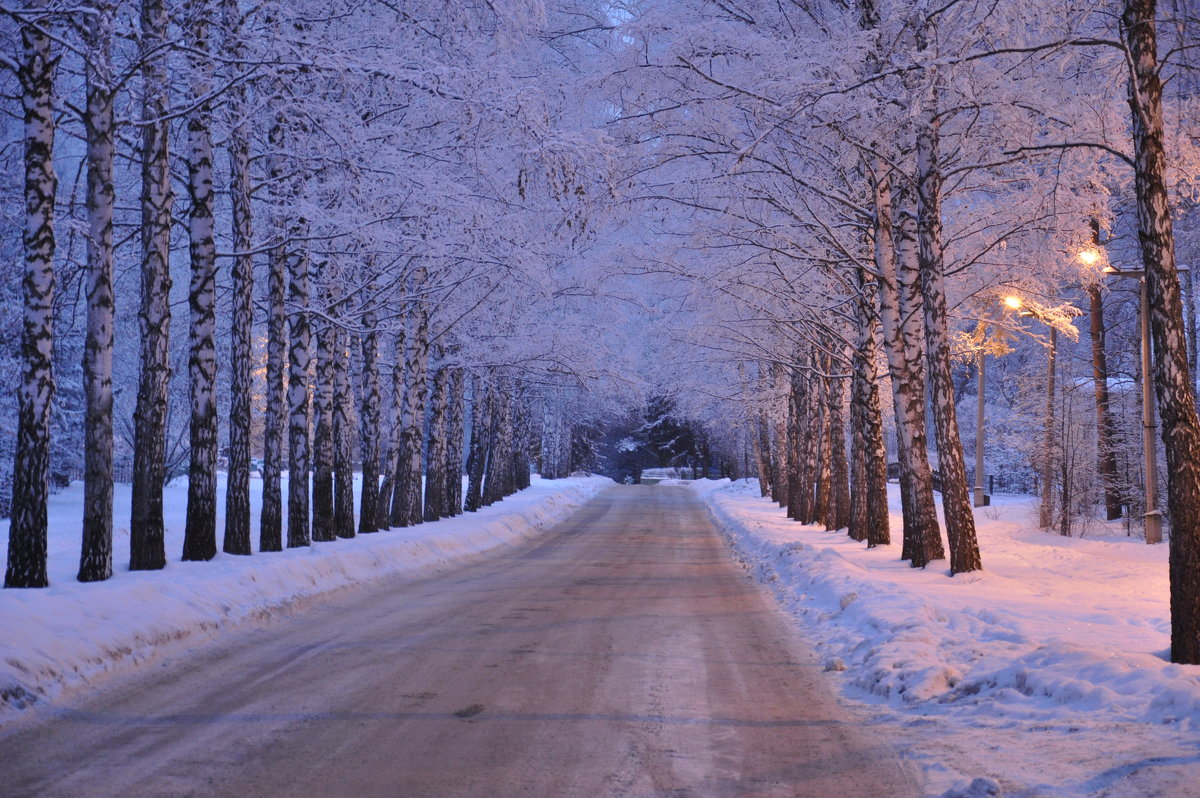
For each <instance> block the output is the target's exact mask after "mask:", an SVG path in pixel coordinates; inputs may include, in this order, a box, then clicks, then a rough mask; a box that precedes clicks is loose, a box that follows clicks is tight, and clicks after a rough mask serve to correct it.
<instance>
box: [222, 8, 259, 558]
mask: <svg viewBox="0 0 1200 798" xmlns="http://www.w3.org/2000/svg"><path fill="white" fill-rule="evenodd" d="M221 20H222V26H223V27H224V29H225V41H224V56H225V59H226V62H227V63H229V64H238V63H240V62H241V61H242V59H243V51H244V49H245V48H244V47H243V46H242V30H241V12H240V10H239V8H238V0H222V2H221ZM238 69H239V67H237V66H233V67H231V68H230V69H229V74H228V75H227V79H228V80H230V81H231V85H230V88H229V94H228V97H227V99H226V120H227V126H228V128H229V144H228V150H229V198H230V202H231V205H232V207H231V211H232V217H231V218H232V222H233V230H232V233H233V236H232V242H233V253H234V254H233V259H232V260H233V265H232V268H231V269H230V279H231V282H232V296H231V300H232V301H231V305H232V317H231V327H230V336H229V374H230V384H229V463H228V466H227V477H226V483H225V538H224V541H223V542H222V545H221V548H222V550H223V551H224V552H225V553H226V554H241V555H245V554H250V551H251V548H250V423H251V419H250V404H251V402H250V399H251V397H250V394H251V391H252V390H253V379H252V376H251V374H252V372H253V368H254V353H253V349H252V344H251V332H252V328H253V326H254V259H253V257H252V256H251V254H250V252H251V250H252V249H253V246H254V230H253V225H252V210H251V193H252V190H253V186H252V181H251V177H250V137H249V130H248V120H247V119H246V114H247V113H248V112H249V108H248V104H247V102H246V87H245V85H244V84H242V83H238V82H234V81H235V79H236V78H237V76H238V75H237V70H238Z"/></svg>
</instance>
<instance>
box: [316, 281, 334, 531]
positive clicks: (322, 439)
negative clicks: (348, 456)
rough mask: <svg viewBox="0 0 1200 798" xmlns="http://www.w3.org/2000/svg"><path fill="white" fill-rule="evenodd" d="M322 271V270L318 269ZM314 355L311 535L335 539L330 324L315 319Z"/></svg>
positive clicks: (331, 329) (331, 328)
mask: <svg viewBox="0 0 1200 798" xmlns="http://www.w3.org/2000/svg"><path fill="white" fill-rule="evenodd" d="M319 271H322V270H319ZM316 328H317V329H316V339H317V357H316V369H315V370H314V372H313V391H312V395H313V437H312V455H313V478H312V538H313V540H315V541H318V542H321V543H327V542H329V541H331V540H336V539H337V534H336V533H335V532H334V528H333V460H334V444H333V396H334V390H333V359H334V352H333V337H334V330H333V325H331V324H330V323H329V321H328V320H319V321H317V323H316Z"/></svg>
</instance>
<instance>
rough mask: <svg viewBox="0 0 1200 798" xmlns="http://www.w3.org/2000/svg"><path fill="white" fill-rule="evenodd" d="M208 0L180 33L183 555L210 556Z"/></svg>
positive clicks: (213, 366) (213, 440) (212, 356)
mask: <svg viewBox="0 0 1200 798" xmlns="http://www.w3.org/2000/svg"><path fill="white" fill-rule="evenodd" d="M211 12H212V8H211V6H210V4H209V2H208V0H189V2H188V3H187V4H186V6H185V8H184V14H185V17H186V20H185V24H184V39H185V41H186V42H187V44H188V46H189V48H190V56H189V64H190V69H191V75H192V81H191V86H190V89H189V99H190V101H191V102H193V103H198V105H197V107H196V108H195V109H194V110H193V111H192V112H191V113H190V114H189V115H188V121H187V130H188V158H187V161H188V199H189V200H190V201H191V211H190V213H189V214H188V250H189V253H190V255H191V265H192V279H191V284H190V285H189V286H188V306H189V308H190V310H191V325H190V330H189V335H188V344H189V355H188V381H189V387H190V393H191V397H190V398H191V424H190V435H189V438H190V443H191V450H190V457H189V462H188V503H187V522H186V524H185V527H184V533H183V559H184V560H211V559H212V558H213V557H214V556H215V555H216V553H217V345H216V332H217V330H216V327H217V246H216V240H215V238H214V232H215V229H214V221H213V153H212V135H211V130H212V110H211V109H210V108H209V106H208V104H207V102H206V101H204V99H203V98H205V97H207V96H208V94H209V92H210V91H211V90H212V59H211V58H210V57H209V55H208V48H209V35H208V25H209V17H210V16H211Z"/></svg>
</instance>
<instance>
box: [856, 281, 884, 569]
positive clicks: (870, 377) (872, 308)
mask: <svg viewBox="0 0 1200 798" xmlns="http://www.w3.org/2000/svg"><path fill="white" fill-rule="evenodd" d="M859 284H860V286H861V287H862V296H863V301H862V302H861V303H859V312H860V313H861V314H862V319H863V322H862V323H860V327H859V336H860V337H859V340H858V347H857V348H856V349H855V352H854V356H855V362H854V366H855V369H854V371H855V376H856V380H855V385H854V388H853V389H852V390H853V391H854V395H853V398H852V399H851V403H852V404H853V405H854V406H856V407H857V408H858V411H859V414H860V416H859V421H860V423H861V425H862V428H861V430H860V431H859V433H858V434H859V435H861V437H862V443H861V445H862V446H863V449H864V461H865V462H864V465H865V469H866V470H865V473H864V474H863V479H864V480H865V482H860V483H859V485H860V489H859V493H858V496H860V497H861V498H862V500H863V502H864V503H865V505H866V507H865V508H864V510H865V512H864V514H863V518H862V519H861V523H863V524H864V525H865V531H866V535H865V537H866V541H867V546H868V547H869V548H870V547H874V546H886V545H888V544H890V543H891V542H892V541H891V519H890V515H889V513H888V495H887V449H886V447H885V445H884V440H883V408H882V402H881V399H880V396H879V371H878V359H879V338H878V332H879V331H878V326H879V318H878V315H877V312H876V308H877V307H878V305H877V304H876V303H877V294H878V293H879V291H878V289H879V283H878V281H877V280H876V279H875V276H874V275H872V274H870V273H868V272H866V271H865V270H860V272H859ZM858 503H859V500H858V499H852V500H851V504H852V505H853V506H854V508H855V510H857V508H858Z"/></svg>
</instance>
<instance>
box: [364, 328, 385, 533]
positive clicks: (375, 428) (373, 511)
mask: <svg viewBox="0 0 1200 798" xmlns="http://www.w3.org/2000/svg"><path fill="white" fill-rule="evenodd" d="M362 324H363V335H362V340H361V351H362V388H361V393H362V408H361V409H360V411H359V441H360V445H361V446H362V492H361V494H360V498H359V511H358V518H359V521H358V531H359V533H360V534H362V533H368V532H375V531H377V530H378V528H379V527H378V526H377V524H376V515H377V513H378V509H377V508H378V503H379V470H380V462H379V460H380V445H379V437H380V435H381V434H382V432H383V429H382V427H381V426H380V423H381V420H382V419H381V417H380V405H381V404H382V397H381V396H380V391H379V334H378V332H377V331H376V329H375V328H376V324H377V315H376V313H375V310H374V308H373V307H368V308H367V309H366V310H365V311H364V312H363V317H362ZM385 448H386V447H385ZM385 456H386V455H385Z"/></svg>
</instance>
